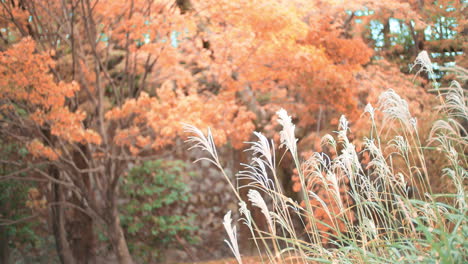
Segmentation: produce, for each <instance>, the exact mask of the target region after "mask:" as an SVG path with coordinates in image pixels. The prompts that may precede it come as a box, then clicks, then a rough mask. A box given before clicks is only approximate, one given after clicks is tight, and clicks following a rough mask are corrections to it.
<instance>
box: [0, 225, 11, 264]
mask: <svg viewBox="0 0 468 264" xmlns="http://www.w3.org/2000/svg"><path fill="white" fill-rule="evenodd" d="M9 239H10V238H9V236H8V233H7V230H6V227H5V226H1V225H0V263H4V264H8V263H10V248H9V246H8V240H9Z"/></svg>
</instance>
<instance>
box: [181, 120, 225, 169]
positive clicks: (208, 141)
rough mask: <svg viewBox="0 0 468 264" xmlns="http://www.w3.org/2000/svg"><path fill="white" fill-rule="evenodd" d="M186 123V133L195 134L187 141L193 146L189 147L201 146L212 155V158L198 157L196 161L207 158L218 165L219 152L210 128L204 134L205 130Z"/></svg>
mask: <svg viewBox="0 0 468 264" xmlns="http://www.w3.org/2000/svg"><path fill="white" fill-rule="evenodd" d="M183 125H184V131H185V132H186V133H190V134H193V135H194V136H189V137H188V139H187V140H186V142H188V143H190V144H192V146H191V147H190V148H189V150H191V149H195V148H199V149H201V150H204V151H206V152H208V153H209V154H210V156H211V158H200V159H197V160H196V161H195V162H198V161H200V160H206V161H208V162H210V163H212V164H214V165H215V166H218V164H219V159H218V152H217V151H216V145H215V143H214V139H213V135H212V134H211V130H210V128H208V131H207V134H206V136H205V134H203V132H202V131H201V130H200V129H198V128H197V127H195V126H193V125H189V124H183Z"/></svg>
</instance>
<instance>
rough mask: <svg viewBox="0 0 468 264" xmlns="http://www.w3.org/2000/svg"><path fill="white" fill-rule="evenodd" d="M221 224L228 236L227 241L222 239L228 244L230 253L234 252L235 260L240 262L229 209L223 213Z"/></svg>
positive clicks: (235, 233)
mask: <svg viewBox="0 0 468 264" xmlns="http://www.w3.org/2000/svg"><path fill="white" fill-rule="evenodd" d="M223 225H224V229H225V230H226V233H227V234H228V237H229V241H228V240H224V242H226V244H228V246H229V248H230V249H231V251H232V253H233V254H234V256H235V258H236V260H237V262H238V263H240V264H242V259H241V256H240V253H239V246H238V243H237V230H236V226H232V218H231V211H229V212H227V213H226V214H225V215H224V221H223Z"/></svg>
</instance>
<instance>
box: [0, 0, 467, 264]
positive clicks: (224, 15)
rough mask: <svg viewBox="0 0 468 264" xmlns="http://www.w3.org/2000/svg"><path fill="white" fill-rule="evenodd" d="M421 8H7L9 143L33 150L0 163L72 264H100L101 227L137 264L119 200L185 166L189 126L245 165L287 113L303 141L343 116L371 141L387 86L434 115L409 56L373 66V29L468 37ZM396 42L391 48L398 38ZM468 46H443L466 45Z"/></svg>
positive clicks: (82, 4) (201, 1) (1, 62)
mask: <svg viewBox="0 0 468 264" xmlns="http://www.w3.org/2000/svg"><path fill="white" fill-rule="evenodd" d="M437 2H440V3H443V4H444V5H450V2H451V1H437ZM418 3H424V1H400V0H391V1H367V0H355V1H322V0H313V1H310V0H290V1H280V0H262V1H250V0H237V1H232V0H177V1H174V0H138V1H134V0H67V1H58V0H53V1H50V0H34V1H23V0H8V1H0V40H1V41H0V77H1V78H0V136H1V137H2V138H6V139H8V140H9V141H13V142H15V144H18V146H19V148H20V149H21V150H23V151H24V150H27V155H24V156H21V157H19V159H20V161H21V162H19V163H16V160H8V161H3V160H2V162H3V163H6V164H8V165H9V166H10V165H13V166H14V168H15V170H16V171H23V170H24V171H27V172H28V177H31V178H34V179H38V180H40V181H45V184H44V185H42V186H40V187H39V189H40V190H39V191H40V193H41V194H44V196H46V197H47V200H46V202H47V206H50V205H54V206H50V208H51V210H50V217H49V218H47V219H48V221H49V225H50V226H52V227H54V230H53V233H54V237H55V240H56V243H57V248H58V249H59V250H58V254H59V256H60V259H61V261H62V262H69V263H74V262H76V263H81V262H83V263H85V262H96V258H97V257H98V256H96V254H94V253H95V252H97V251H98V248H99V247H100V245H99V244H98V243H95V241H96V237H95V234H96V233H97V232H95V230H94V228H96V227H98V226H100V225H101V224H103V226H102V227H104V231H105V233H106V234H105V236H106V237H107V238H108V239H109V242H110V243H111V244H112V249H113V250H114V252H113V253H115V254H116V256H117V261H118V262H119V263H132V262H133V261H132V257H131V255H130V254H129V251H128V248H127V242H126V238H125V235H124V230H122V228H121V225H120V216H119V211H118V209H117V208H118V203H119V201H121V197H120V195H121V194H120V193H119V192H118V190H119V189H120V187H121V185H122V184H123V183H124V182H125V181H126V179H125V178H126V175H128V171H129V169H130V164H135V163H137V162H140V161H141V160H154V159H157V158H160V157H165V156H171V158H178V157H175V156H177V155H179V154H180V153H176V152H174V151H173V150H174V149H177V148H178V147H179V146H180V143H181V141H180V137H181V136H182V134H183V129H182V127H181V126H180V123H190V124H193V125H196V126H199V127H206V126H209V127H212V128H213V138H214V140H216V142H217V143H218V144H223V145H226V146H227V147H228V148H230V150H229V151H232V152H233V154H234V155H237V154H239V152H240V150H241V149H242V148H243V147H244V144H245V143H244V142H245V141H247V140H249V137H251V133H252V131H254V130H264V131H265V132H266V133H268V135H269V136H274V133H275V123H274V122H271V121H272V120H271V119H272V118H274V113H275V112H276V111H277V110H278V109H280V108H285V109H287V110H288V112H289V113H292V116H293V118H294V119H296V118H297V117H298V116H297V114H299V113H300V114H301V117H300V118H297V120H298V121H299V122H298V123H297V128H298V129H297V134H298V136H299V137H300V138H307V137H315V138H317V135H318V134H319V131H320V130H321V129H323V127H328V126H329V125H335V124H337V123H338V122H339V114H340V113H341V112H346V113H348V117H349V120H350V122H353V123H354V122H356V126H355V127H356V128H357V129H356V130H357V131H364V130H363V129H361V126H360V124H359V123H357V122H358V117H359V109H360V108H363V107H364V102H365V101H371V102H374V101H376V100H377V99H378V98H377V95H376V94H377V92H376V91H382V90H386V89H387V88H388V85H389V82H392V84H393V85H394V86H395V87H393V88H395V91H397V92H399V93H400V94H401V91H404V92H405V93H404V94H405V98H406V99H408V98H411V97H413V98H417V100H418V102H417V103H415V102H412V103H411V104H410V109H411V110H414V109H419V110H417V111H421V112H428V111H423V110H424V107H425V106H427V104H425V102H426V96H425V94H422V93H420V92H419V91H418V92H414V93H413V92H412V93H409V92H408V93H407V88H408V87H409V86H408V85H407V83H408V77H406V76H405V75H403V74H401V73H400V71H399V67H398V66H399V65H396V64H395V62H398V61H397V60H394V59H392V58H397V56H395V57H392V56H386V54H385V53H384V54H377V55H379V56H381V57H382V56H383V57H385V58H387V59H388V60H378V61H377V60H375V58H376V56H374V55H376V54H375V53H374V49H373V48H374V47H373V46H372V43H367V42H369V38H367V36H366V34H367V33H366V32H367V28H366V27H365V26H367V25H369V23H371V21H375V20H379V21H382V23H384V22H385V21H389V20H390V19H398V20H399V21H400V20H401V21H404V23H405V24H406V25H407V26H408V30H409V31H408V32H413V33H417V34H415V35H414V36H413V35H411V39H410V38H409V36H405V37H404V38H401V37H400V38H397V40H399V41H400V40H401V42H404V45H408V46H411V45H413V46H411V47H416V46H417V45H416V42H418V41H419V39H418V36H421V32H420V30H421V29H422V26H425V24H424V23H429V22H428V21H432V15H434V14H436V15H437V14H442V15H441V16H439V17H440V18H439V21H442V17H448V16H451V14H452V13H453V14H454V16H456V22H457V23H459V26H457V27H453V26H454V25H455V24H456V23H454V21H453V20H450V23H449V25H442V24H441V23H439V24H438V25H434V26H438V27H440V28H441V30H442V29H444V30H445V29H449V30H450V32H452V31H456V32H463V30H464V28H463V26H464V25H465V20H464V19H462V18H461V16H460V14H461V12H463V10H464V8H465V7H464V6H460V5H459V4H458V3H459V2H457V3H456V7H455V10H452V11H453V12H452V11H450V12H449V11H447V10H446V9H444V10H438V9H437V8H434V6H432V5H430V4H428V3H426V5H425V7H424V8H421V7H419V6H418ZM431 4H432V3H431ZM363 9H366V10H367V11H368V12H367V15H366V16H359V15H358V13H359V12H360V11H362V10H363ZM371 11H372V12H373V13H372V14H371ZM366 17H367V18H369V19H366ZM359 21H360V22H359ZM413 24H414V30H413V29H411V28H410V27H411V26H413ZM442 31H443V30H442ZM442 31H440V33H442ZM405 32H406V31H405ZM445 32H449V31H448V30H445ZM390 33H391V32H384V34H383V35H384V38H387V39H390V40H393V39H394V38H393V37H392V36H391V34H390ZM416 35H418V36H416ZM449 35H453V34H452V33H450V34H449ZM461 35H462V34H456V37H457V40H456V41H458V42H456V43H455V42H452V39H447V40H448V42H449V43H448V44H447V45H445V46H444V48H452V47H454V45H453V44H454V43H455V44H457V43H458V44H457V45H458V46H456V45H455V46H456V47H457V49H458V47H462V45H459V44H463V43H464V41H465V40H464V39H460V38H458V37H459V36H461ZM413 42H415V43H413ZM385 43H389V42H388V41H387V42H385ZM441 45H442V43H441ZM394 49H397V45H395V47H394ZM388 50H389V51H390V52H393V51H392V48H388ZM403 50H404V51H407V50H409V49H408V47H404V49H403ZM387 54H388V53H387ZM398 55H401V54H400V53H398ZM412 55H416V53H414V54H412ZM410 56H411V55H410ZM398 58H399V57H398ZM400 66H401V65H400ZM406 66H407V65H406V64H405V67H406ZM409 79H411V78H409ZM417 80H418V82H420V84H421V86H423V85H424V84H425V82H424V80H423V79H417ZM421 89H422V88H421ZM426 110H427V108H426ZM313 130H316V131H317V133H316V134H313V133H310V131H313ZM275 139H277V140H278V141H279V140H280V137H278V136H276V138H275ZM304 142H305V140H304ZM301 143H302V142H301ZM304 145H305V144H304ZM175 153H176V154H175ZM337 154H339V153H337ZM288 158H289V157H288ZM3 163H2V164H3ZM18 164H20V165H18ZM297 167H298V168H300V166H297ZM299 172H300V170H298V177H299V175H300V173H299ZM426 174H429V173H426ZM300 178H301V177H299V181H300V184H301V185H303V184H304V182H303V180H301V179H300ZM346 184H348V183H346ZM278 188H279V187H278ZM343 190H345V189H343ZM333 210H334V209H333ZM333 210H332V211H333ZM324 219H325V218H324ZM65 230H73V231H72V232H71V233H73V234H72V235H70V234H67V232H65ZM74 234H76V237H75V236H74Z"/></svg>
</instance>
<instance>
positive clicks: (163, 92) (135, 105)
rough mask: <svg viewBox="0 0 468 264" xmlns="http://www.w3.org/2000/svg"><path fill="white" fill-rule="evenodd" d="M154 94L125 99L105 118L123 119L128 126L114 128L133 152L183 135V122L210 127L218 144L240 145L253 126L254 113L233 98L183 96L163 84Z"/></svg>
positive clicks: (161, 145)
mask: <svg viewBox="0 0 468 264" xmlns="http://www.w3.org/2000/svg"><path fill="white" fill-rule="evenodd" d="M157 95H158V96H157V97H156V96H154V97H150V96H149V95H148V94H147V93H142V95H141V96H140V97H139V98H138V99H130V100H127V101H126V103H125V104H124V105H123V106H122V107H121V108H114V109H112V110H110V111H109V112H107V113H106V118H107V119H108V120H126V121H127V122H128V124H129V126H128V128H126V129H121V130H119V131H117V133H116V135H115V137H114V140H115V142H116V143H117V144H119V145H122V146H127V147H129V149H130V151H131V152H132V154H137V153H138V150H139V149H144V148H147V149H148V148H150V149H154V150H159V149H161V148H163V147H165V146H167V145H170V144H172V143H173V142H174V140H175V139H176V138H177V137H179V136H182V135H183V131H182V123H188V124H192V125H195V126H197V127H211V128H212V129H213V136H214V139H215V141H216V142H217V144H225V143H226V142H228V141H229V142H231V144H232V145H233V147H235V148H241V147H242V143H243V141H245V139H246V138H248V137H249V135H250V134H251V133H252V131H253V130H254V128H255V126H254V124H253V120H254V119H255V115H254V114H253V113H251V112H249V111H247V109H246V108H245V107H243V106H239V105H238V104H236V103H235V101H225V100H220V99H219V98H217V97H215V96H202V95H199V94H197V93H189V94H188V95H185V94H184V93H182V92H174V91H173V90H172V88H171V87H169V86H167V85H166V86H163V87H161V88H160V89H158V90H157Z"/></svg>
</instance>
